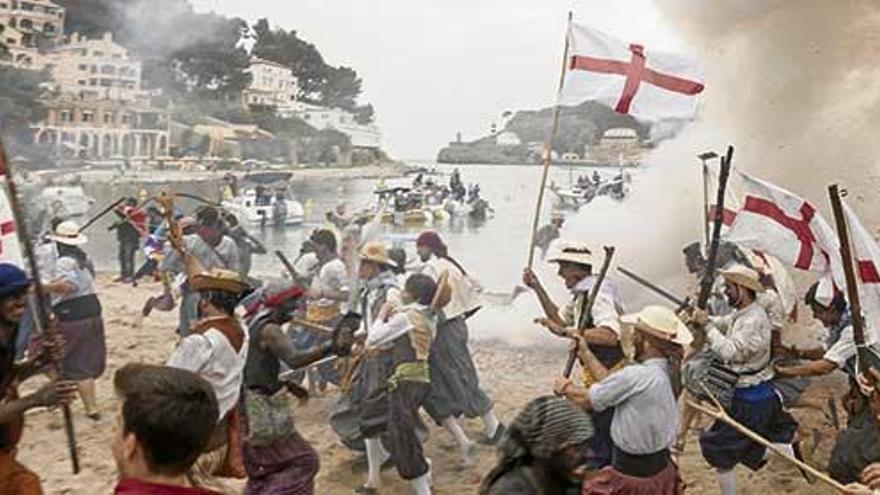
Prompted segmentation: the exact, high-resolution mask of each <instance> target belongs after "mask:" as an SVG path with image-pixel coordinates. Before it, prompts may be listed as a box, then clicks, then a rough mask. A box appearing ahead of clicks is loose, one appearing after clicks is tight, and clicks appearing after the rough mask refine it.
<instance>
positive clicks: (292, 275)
mask: <svg viewBox="0 0 880 495" xmlns="http://www.w3.org/2000/svg"><path fill="white" fill-rule="evenodd" d="M275 256H276V257H277V258H278V260H279V261H281V264H282V265H284V268H286V269H287V273H289V274H290V278H291V280H296V279H297V275H296V270H294V269H293V264H292V263H291V262H290V260H289V259H287V256H284V253H282V252H281V251H279V250H276V251H275Z"/></svg>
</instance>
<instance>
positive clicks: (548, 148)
mask: <svg viewBox="0 0 880 495" xmlns="http://www.w3.org/2000/svg"><path fill="white" fill-rule="evenodd" d="M571 18H572V14H571V12H569V13H568V27H567V28H566V30H565V48H564V49H563V51H562V70H561V71H560V72H559V88H558V89H557V90H556V100H557V101H556V106H555V107H554V108H553V123H552V124H551V126H550V136H549V137H548V138H547V141H546V142H545V143H544V153H543V156H542V157H541V159H542V161H543V164H542V165H543V167H544V170H543V172H542V173H541V187H540V188H539V189H538V203H537V204H536V205H535V218H534V221H533V222H532V233H531V236H530V239H529V261H528V268H529V270H531V269H532V266H533V265H534V261H535V237H536V236H537V233H538V223H539V222H540V221H541V207H542V206H543V204H544V189H546V188H547V175H548V174H549V172H550V161H551V154H552V150H553V140H554V139H556V131H557V130H558V128H559V113H560V112H561V109H562V107H561V106H560V105H559V95H560V93H562V87H563V85H564V84H565V72H566V68H567V67H568V50H569V45H570V44H571V40H570V35H571Z"/></svg>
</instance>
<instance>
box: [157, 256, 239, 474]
mask: <svg viewBox="0 0 880 495" xmlns="http://www.w3.org/2000/svg"><path fill="white" fill-rule="evenodd" d="M190 284H191V285H192V288H193V290H194V291H195V292H196V293H197V294H198V296H199V301H198V313H199V317H200V318H199V320H198V322H197V323H196V324H195V325H194V326H193V331H192V333H191V334H190V335H188V336H186V337H184V338H182V339H181V340H180V342H179V343H178V345H177V347H176V348H175V349H174V352H173V353H172V354H171V357H170V358H169V359H168V366H171V367H173V368H180V369H185V370H189V371H193V372H196V373H198V374H199V375H200V376H201V377H202V378H204V379H205V380H207V381H208V383H210V384H211V388H213V390H214V393H215V395H216V396H217V404H218V406H219V410H220V416H219V418H220V423H219V424H218V425H217V429H216V431H215V433H214V435H213V436H212V439H211V442H209V444H208V446H207V448H206V450H205V453H204V454H203V455H202V456H201V457H200V458H199V459H198V461H196V463H195V465H194V466H193V469H192V472H191V475H192V478H193V479H194V481H195V482H197V483H198V484H201V485H206V486H211V485H214V484H215V482H214V481H213V477H214V476H216V475H218V474H219V473H220V471H226V472H228V471H230V469H229V468H232V469H231V470H232V471H235V470H241V471H243V468H244V466H243V465H242V464H241V450H240V448H239V432H238V430H237V425H238V415H239V410H238V407H237V406H238V402H239V394H240V391H241V384H242V379H243V378H244V366H245V362H246V360H247V350H248V334H247V332H245V331H244V329H243V328H242V325H241V322H239V320H238V318H237V317H236V316H235V308H236V306H238V303H239V301H240V300H241V297H242V295H243V294H244V293H245V292H246V291H247V290H248V288H249V287H248V285H247V284H246V283H245V282H244V281H243V280H242V279H241V275H240V274H239V273H238V272H236V271H231V270H223V269H214V270H211V271H210V272H207V273H202V274H198V275H194V276H193V277H192V279H191V280H190ZM241 474H242V475H243V472H242V473H241Z"/></svg>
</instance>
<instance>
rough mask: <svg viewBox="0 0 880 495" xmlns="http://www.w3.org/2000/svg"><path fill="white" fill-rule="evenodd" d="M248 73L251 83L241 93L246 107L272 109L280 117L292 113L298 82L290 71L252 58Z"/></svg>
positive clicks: (275, 64) (279, 65)
mask: <svg viewBox="0 0 880 495" xmlns="http://www.w3.org/2000/svg"><path fill="white" fill-rule="evenodd" d="M248 72H249V73H250V74H251V83H250V85H248V87H247V89H245V90H244V91H242V93H241V97H242V102H243V103H244V104H245V105H246V106H252V105H259V106H266V107H274V108H275V110H276V111H277V112H278V113H279V114H282V115H284V114H290V113H292V112H293V111H294V109H295V106H296V95H297V93H298V92H299V81H298V80H297V78H296V76H294V75H293V71H292V70H291V69H289V68H287V67H285V66H283V65H281V64H278V63H275V62H272V61H270V60H264V59H261V58H256V57H254V58H253V59H251V66H250V68H249V69H248Z"/></svg>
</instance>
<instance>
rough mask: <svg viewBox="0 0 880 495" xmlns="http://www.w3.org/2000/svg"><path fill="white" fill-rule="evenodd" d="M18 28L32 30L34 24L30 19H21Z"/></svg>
mask: <svg viewBox="0 0 880 495" xmlns="http://www.w3.org/2000/svg"><path fill="white" fill-rule="evenodd" d="M18 27H20V28H21V29H33V28H34V22H33V21H31V20H30V19H22V20H21V22H19V23H18Z"/></svg>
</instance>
